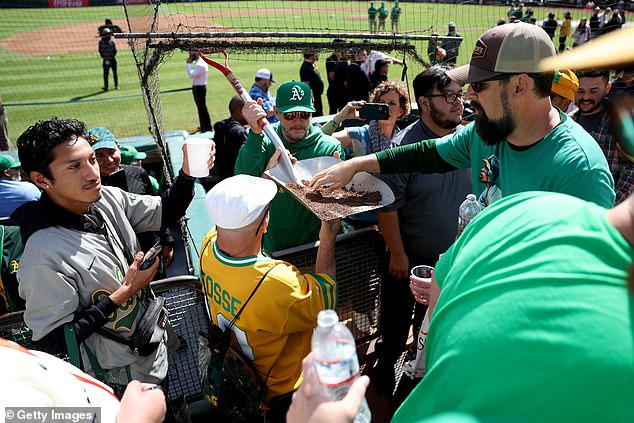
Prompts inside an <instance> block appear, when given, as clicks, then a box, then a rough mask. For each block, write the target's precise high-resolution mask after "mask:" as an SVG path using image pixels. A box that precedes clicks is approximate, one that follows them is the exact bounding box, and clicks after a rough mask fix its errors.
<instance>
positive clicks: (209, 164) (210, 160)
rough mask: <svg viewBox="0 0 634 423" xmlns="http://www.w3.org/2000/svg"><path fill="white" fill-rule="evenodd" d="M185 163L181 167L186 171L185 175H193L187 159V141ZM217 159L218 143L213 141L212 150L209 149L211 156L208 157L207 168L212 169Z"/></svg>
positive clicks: (184, 145) (184, 147) (184, 153)
mask: <svg viewBox="0 0 634 423" xmlns="http://www.w3.org/2000/svg"><path fill="white" fill-rule="evenodd" d="M182 149H183V164H182V167H181V169H182V170H183V172H184V173H185V175H188V176H191V174H190V170H189V161H188V160H187V143H183V148H182ZM215 161H216V143H215V142H213V141H211V151H209V158H208V159H207V169H212V168H213V167H214V162H215Z"/></svg>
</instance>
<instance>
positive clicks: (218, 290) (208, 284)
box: [203, 275, 242, 320]
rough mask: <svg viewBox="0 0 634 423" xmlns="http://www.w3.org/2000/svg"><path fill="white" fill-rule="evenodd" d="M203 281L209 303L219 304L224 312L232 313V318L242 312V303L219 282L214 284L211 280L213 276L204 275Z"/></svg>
mask: <svg viewBox="0 0 634 423" xmlns="http://www.w3.org/2000/svg"><path fill="white" fill-rule="evenodd" d="M203 280H204V283H205V292H206V293H207V297H208V300H209V302H211V301H213V302H214V303H216V304H218V306H220V307H222V309H223V310H224V311H226V312H227V313H230V314H231V315H232V316H235V315H236V314H237V313H238V310H240V306H241V305H242V301H240V300H239V299H237V298H235V297H234V296H233V295H231V293H230V292H229V291H227V290H226V289H222V286H221V285H220V284H219V283H218V282H214V281H213V280H212V279H211V276H208V275H204V278H203ZM238 320H239V319H238Z"/></svg>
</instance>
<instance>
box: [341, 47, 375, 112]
mask: <svg viewBox="0 0 634 423" xmlns="http://www.w3.org/2000/svg"><path fill="white" fill-rule="evenodd" d="M366 56H367V52H366V51H365V50H363V49H360V50H357V51H355V52H354V57H353V59H352V62H351V63H350V66H348V74H347V75H346V87H347V88H348V94H349V97H350V100H365V101H368V99H369V98H370V79H369V78H368V76H367V75H366V73H365V72H364V71H363V69H361V65H362V64H363V62H365V59H366Z"/></svg>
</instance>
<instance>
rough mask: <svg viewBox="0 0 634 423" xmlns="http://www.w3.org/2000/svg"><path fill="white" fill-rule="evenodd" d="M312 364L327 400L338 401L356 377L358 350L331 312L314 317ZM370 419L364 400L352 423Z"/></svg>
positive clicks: (347, 331)
mask: <svg viewBox="0 0 634 423" xmlns="http://www.w3.org/2000/svg"><path fill="white" fill-rule="evenodd" d="M311 343H312V348H313V361H314V366H315V369H316V370H317V374H318V375H319V380H320V381H321V383H322V385H323V386H324V387H325V389H326V392H327V394H328V396H329V398H330V399H332V400H335V401H337V400H341V399H343V398H344V397H345V396H346V394H347V393H348V388H349V387H350V385H351V384H352V382H353V381H354V380H355V379H356V378H358V377H359V358H358V357H357V347H356V345H355V342H354V337H353V336H352V333H351V332H350V330H349V329H348V328H347V327H346V326H345V325H342V324H341V323H339V317H338V316H337V312H336V311H334V310H322V311H320V312H319V314H318V315H317V329H315V333H314V334H313V338H312V342H311ZM371 419H372V417H371V414H370V408H369V407H368V403H367V401H366V400H365V398H364V399H363V401H362V402H361V407H360V408H359V413H358V414H357V416H356V417H355V419H354V422H355V423H366V422H370V421H371Z"/></svg>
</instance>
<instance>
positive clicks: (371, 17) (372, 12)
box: [368, 1, 377, 34]
mask: <svg viewBox="0 0 634 423" xmlns="http://www.w3.org/2000/svg"><path fill="white" fill-rule="evenodd" d="M376 13H377V9H376V7H374V2H373V1H371V2H370V8H369V9H368V23H369V24H370V34H374V33H376Z"/></svg>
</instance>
